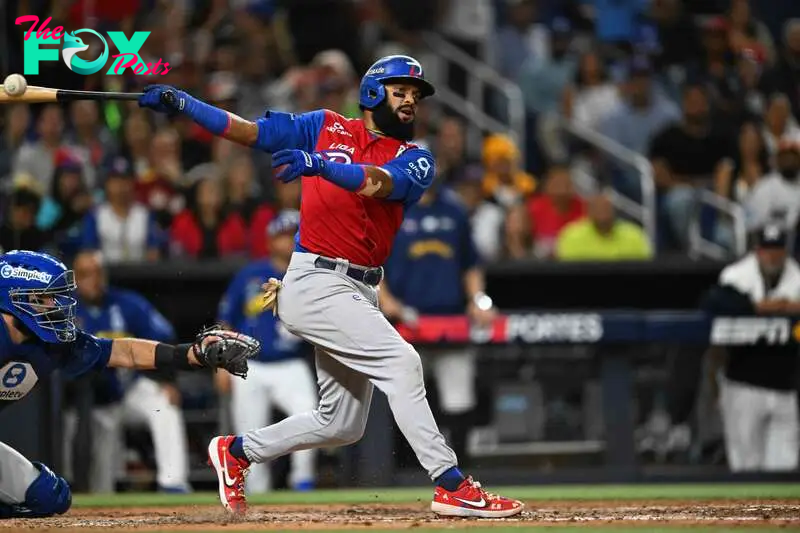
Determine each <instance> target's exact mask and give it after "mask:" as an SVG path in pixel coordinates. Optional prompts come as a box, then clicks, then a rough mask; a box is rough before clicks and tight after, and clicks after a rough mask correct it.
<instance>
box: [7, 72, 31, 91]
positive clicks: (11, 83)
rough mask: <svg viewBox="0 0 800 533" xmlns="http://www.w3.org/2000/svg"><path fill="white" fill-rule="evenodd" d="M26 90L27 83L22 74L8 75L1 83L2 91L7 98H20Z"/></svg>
mask: <svg viewBox="0 0 800 533" xmlns="http://www.w3.org/2000/svg"><path fill="white" fill-rule="evenodd" d="M27 88H28V81H27V80H26V79H25V77H24V76H23V75H22V74H9V75H8V76H6V79H5V81H3V90H4V91H5V92H6V94H7V95H9V96H22V95H23V94H25V89H27Z"/></svg>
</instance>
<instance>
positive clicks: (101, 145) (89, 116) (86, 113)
mask: <svg viewBox="0 0 800 533" xmlns="http://www.w3.org/2000/svg"><path fill="white" fill-rule="evenodd" d="M70 119H71V126H72V127H71V128H70V129H69V130H68V131H67V133H66V137H65V139H66V142H67V144H69V145H71V146H78V147H80V148H82V149H83V150H85V151H86V153H88V155H89V162H90V163H91V165H92V166H93V167H97V166H99V165H101V164H102V163H104V162H105V161H108V160H109V159H110V158H111V157H114V156H115V155H117V151H118V150H117V142H116V139H114V137H113V136H112V134H111V132H110V131H109V130H108V128H106V126H105V124H103V123H102V122H101V120H100V112H99V109H98V105H97V102H95V101H92V100H79V101H77V102H73V103H72V105H71V106H70ZM90 182H91V183H94V180H90Z"/></svg>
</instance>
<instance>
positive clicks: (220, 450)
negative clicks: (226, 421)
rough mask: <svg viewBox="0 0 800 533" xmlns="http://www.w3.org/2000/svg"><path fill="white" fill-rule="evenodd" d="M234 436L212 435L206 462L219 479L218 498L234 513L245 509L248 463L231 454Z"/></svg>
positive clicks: (241, 512)
mask: <svg viewBox="0 0 800 533" xmlns="http://www.w3.org/2000/svg"><path fill="white" fill-rule="evenodd" d="M234 438H235V437H233V436H228V437H214V438H213V439H211V442H210V443H209V445H208V464H209V465H210V466H211V467H212V468H213V469H214V470H216V471H217V479H218V480H219V500H220V501H221V502H222V505H223V506H224V507H225V509H227V510H228V511H230V512H231V513H235V514H244V513H245V512H246V511H247V499H246V498H245V495H244V478H245V476H247V472H248V467H249V466H250V463H248V462H247V461H245V460H243V459H238V458H236V457H234V456H233V455H231V452H230V446H231V444H232V443H233V439H234Z"/></svg>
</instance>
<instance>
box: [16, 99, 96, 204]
mask: <svg viewBox="0 0 800 533" xmlns="http://www.w3.org/2000/svg"><path fill="white" fill-rule="evenodd" d="M36 133H37V134H38V136H39V138H38V140H37V141H35V142H27V143H25V144H23V145H22V146H21V147H20V149H19V152H17V158H16V161H15V162H14V166H13V168H14V173H15V174H16V173H26V174H30V175H31V176H33V177H34V178H36V180H37V181H38V182H39V184H40V186H41V187H42V190H50V182H51V181H52V179H53V171H54V170H55V167H56V158H57V157H58V155H59V154H63V153H72V152H71V151H70V150H69V149H68V148H67V146H66V145H65V144H64V139H63V133H64V117H63V113H62V111H61V108H60V107H59V106H58V105H55V104H48V105H46V106H45V107H44V108H43V109H42V110H41V112H40V114H39V118H38V120H37V121H36ZM72 155H73V156H76V155H77V154H74V153H72ZM81 162H82V163H84V161H81Z"/></svg>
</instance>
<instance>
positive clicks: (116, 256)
mask: <svg viewBox="0 0 800 533" xmlns="http://www.w3.org/2000/svg"><path fill="white" fill-rule="evenodd" d="M135 181H136V178H135V177H134V176H133V169H132V168H131V165H130V163H129V162H128V160H126V159H124V158H122V157H117V158H114V159H113V160H112V161H111V163H110V164H109V168H108V169H107V171H106V181H105V186H104V189H105V201H104V202H103V203H102V204H100V205H98V206H97V207H96V208H94V209H93V210H92V211H90V212H89V213H88V214H87V215H86V217H85V218H84V220H83V228H82V236H81V245H82V247H83V248H84V249H89V250H99V251H101V252H102V253H103V257H104V258H105V260H106V261H107V262H108V263H109V264H113V263H120V262H127V261H156V260H158V258H159V257H160V255H161V253H160V246H161V245H162V242H163V237H162V234H161V231H160V230H159V228H158V225H157V224H156V221H155V219H154V218H153V215H152V213H150V211H149V210H148V209H147V207H145V206H143V205H141V204H139V203H137V202H136V197H135V194H134V187H135Z"/></svg>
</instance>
